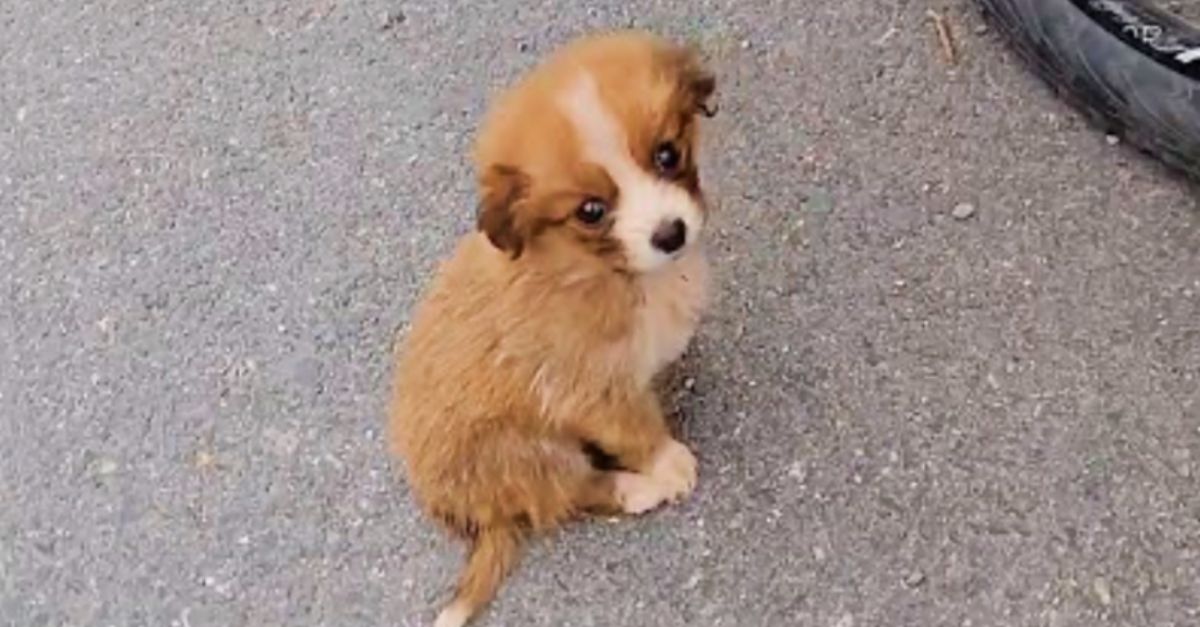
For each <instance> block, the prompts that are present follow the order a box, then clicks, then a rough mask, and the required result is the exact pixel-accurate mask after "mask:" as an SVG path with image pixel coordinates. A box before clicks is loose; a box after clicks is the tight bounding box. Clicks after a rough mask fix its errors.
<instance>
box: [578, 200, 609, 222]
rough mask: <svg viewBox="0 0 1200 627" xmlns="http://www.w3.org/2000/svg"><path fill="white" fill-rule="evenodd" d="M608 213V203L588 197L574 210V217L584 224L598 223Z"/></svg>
mask: <svg viewBox="0 0 1200 627" xmlns="http://www.w3.org/2000/svg"><path fill="white" fill-rule="evenodd" d="M607 213H608V205H606V204H605V203H604V201H603V200H599V199H597V198H589V199H587V200H585V201H583V204H582V205H579V208H578V209H576V210H575V217H576V218H579V221H580V222H582V223H584V224H598V223H599V222H600V221H601V220H603V219H604V215H605V214H607Z"/></svg>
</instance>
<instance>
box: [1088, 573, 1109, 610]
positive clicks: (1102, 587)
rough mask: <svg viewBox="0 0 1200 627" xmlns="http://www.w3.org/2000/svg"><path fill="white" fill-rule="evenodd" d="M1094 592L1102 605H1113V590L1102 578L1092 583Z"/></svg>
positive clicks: (1097, 578)
mask: <svg viewBox="0 0 1200 627" xmlns="http://www.w3.org/2000/svg"><path fill="white" fill-rule="evenodd" d="M1092 591H1093V592H1095V593H1096V598H1097V599H1099V601H1100V604H1101V605H1112V590H1111V589H1110V588H1109V587H1108V582H1107V581H1105V580H1104V579H1103V578H1102V577H1096V580H1095V581H1093V582H1092Z"/></svg>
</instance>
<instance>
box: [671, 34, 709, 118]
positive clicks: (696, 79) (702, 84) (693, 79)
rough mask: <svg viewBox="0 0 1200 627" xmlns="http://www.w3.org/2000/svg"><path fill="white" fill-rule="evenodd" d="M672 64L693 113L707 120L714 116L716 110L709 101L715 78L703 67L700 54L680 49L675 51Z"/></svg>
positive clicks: (692, 49)
mask: <svg viewBox="0 0 1200 627" xmlns="http://www.w3.org/2000/svg"><path fill="white" fill-rule="evenodd" d="M674 62H675V66H676V72H677V73H678V76H679V81H680V83H681V86H682V87H683V89H684V90H685V92H686V93H687V95H688V97H689V98H690V99H691V101H692V106H693V107H695V111H696V112H697V113H700V114H703V115H704V116H705V117H709V118H711V117H713V116H714V115H716V114H717V108H716V106H715V105H712V104H710V102H709V101H710V100H711V99H712V96H713V94H714V93H715V92H716V91H717V77H716V76H714V75H713V73H712V72H711V71H709V70H708V68H706V67H704V63H703V62H702V61H701V60H700V52H699V51H698V50H696V49H695V48H691V47H688V48H681V49H679V50H678V51H676V55H675V60H674Z"/></svg>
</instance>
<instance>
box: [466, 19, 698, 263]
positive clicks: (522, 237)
mask: <svg viewBox="0 0 1200 627" xmlns="http://www.w3.org/2000/svg"><path fill="white" fill-rule="evenodd" d="M714 87H715V81H714V78H713V76H712V75H711V74H709V73H708V72H707V71H706V70H705V69H704V68H702V67H701V66H700V64H699V61H698V59H697V58H696V55H695V54H694V53H693V52H692V51H691V50H689V49H684V48H679V47H676V46H674V45H672V44H669V43H667V42H664V41H662V40H659V39H657V38H654V37H652V36H649V35H645V34H640V33H618V34H610V35H603V36H596V37H590V38H587V39H583V40H580V41H577V42H575V43H573V44H571V45H569V46H567V47H566V48H564V49H563V50H561V51H559V52H558V53H557V54H555V55H554V56H553V57H551V58H550V59H549V60H548V61H547V62H545V63H544V64H543V65H542V66H540V67H539V68H537V69H536V70H534V72H532V73H531V74H530V75H529V76H527V77H526V78H525V79H524V80H523V81H521V82H520V83H519V84H517V85H516V86H515V87H513V88H512V89H511V90H510V91H509V92H508V93H506V94H505V95H504V96H503V97H501V98H500V99H499V100H498V102H497V103H496V105H495V106H494V107H493V109H492V111H491V113H490V115H489V117H488V119H487V121H486V122H485V124H484V126H483V128H482V130H481V131H480V135H479V139H478V145H477V150H476V167H477V170H478V175H479V184H480V188H481V200H480V213H479V228H480V229H481V230H483V231H484V232H485V233H486V234H487V236H488V238H489V239H490V240H491V241H492V243H493V244H494V245H495V246H497V247H499V248H501V249H503V250H505V251H507V252H508V253H510V255H511V256H512V257H514V258H519V257H521V256H522V255H528V256H529V257H530V258H534V259H537V258H540V259H549V258H553V259H555V260H558V261H563V260H566V261H568V262H570V263H578V264H581V265H582V264H594V263H597V262H598V263H601V264H604V265H605V266H607V267H609V268H612V269H614V270H617V271H620V272H625V273H630V274H642V273H649V272H653V271H655V270H657V269H659V268H661V267H663V266H664V265H666V264H668V263H670V261H671V260H673V259H675V258H678V257H679V256H681V255H682V254H683V253H684V252H686V251H687V250H688V248H689V247H690V246H693V245H694V244H695V243H696V242H697V241H698V240H699V238H700V234H701V232H702V231H703V229H704V223H705V214H706V209H705V203H704V199H703V195H702V193H701V189H700V177H699V173H698V171H697V154H696V153H697V131H696V126H697V119H698V117H699V116H701V115H704V114H708V113H709V111H710V108H709V104H708V99H709V97H710V96H711V95H712V93H713V90H714Z"/></svg>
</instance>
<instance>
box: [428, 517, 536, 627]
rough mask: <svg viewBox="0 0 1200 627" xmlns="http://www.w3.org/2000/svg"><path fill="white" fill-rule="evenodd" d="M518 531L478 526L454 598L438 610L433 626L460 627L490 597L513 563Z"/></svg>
mask: <svg viewBox="0 0 1200 627" xmlns="http://www.w3.org/2000/svg"><path fill="white" fill-rule="evenodd" d="M520 552H521V533H520V531H519V530H517V529H515V528H512V527H490V528H483V529H480V530H479V534H478V535H477V536H476V537H475V540H474V541H473V542H472V544H471V549H470V555H469V556H468V557H467V566H466V568H464V569H463V571H462V574H461V575H459V578H458V588H457V591H456V593H455V595H454V600H453V601H451V602H450V604H449V605H447V606H446V608H445V609H443V610H442V613H441V614H438V617H437V622H435V623H434V627H463V625H466V624H467V622H469V621H470V620H471V618H472V617H474V616H475V613H476V612H478V611H479V610H480V609H481V608H482V607H483V606H484V605H487V603H488V601H491V600H492V597H494V596H496V590H498V589H499V588H500V584H501V583H502V582H503V581H504V578H505V577H507V576H508V573H509V572H510V571H511V570H512V568H513V566H514V565H516V562H517V558H518V557H519V555H520Z"/></svg>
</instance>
